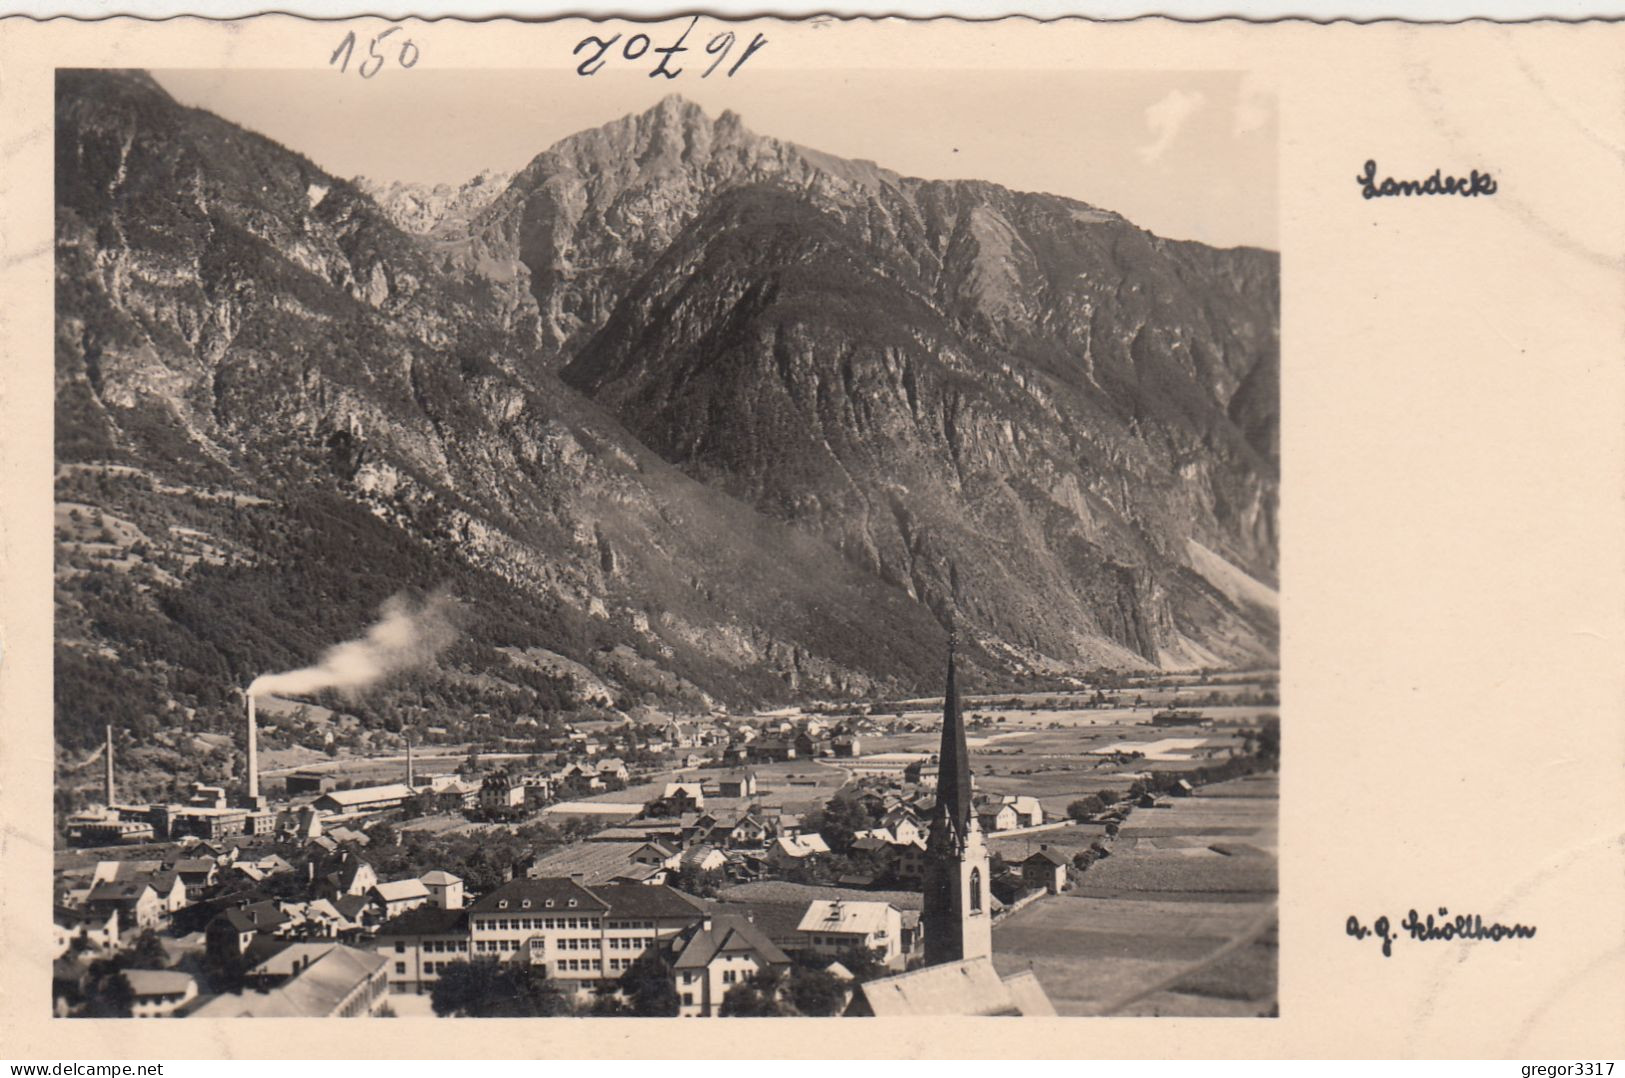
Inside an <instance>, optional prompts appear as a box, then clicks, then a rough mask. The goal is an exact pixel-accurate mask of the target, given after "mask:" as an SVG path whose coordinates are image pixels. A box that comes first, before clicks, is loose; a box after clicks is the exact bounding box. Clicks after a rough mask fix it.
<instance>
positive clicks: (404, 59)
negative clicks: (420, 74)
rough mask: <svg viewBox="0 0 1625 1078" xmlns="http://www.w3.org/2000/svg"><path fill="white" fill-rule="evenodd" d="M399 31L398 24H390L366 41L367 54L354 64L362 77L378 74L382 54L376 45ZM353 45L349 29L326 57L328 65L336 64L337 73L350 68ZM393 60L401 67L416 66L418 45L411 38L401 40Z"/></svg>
mask: <svg viewBox="0 0 1625 1078" xmlns="http://www.w3.org/2000/svg"><path fill="white" fill-rule="evenodd" d="M399 31H400V27H399V26H391V27H390V28H389V29H388V30H385V31H384V32H383V33H381V34H379V35H378V36H377V37H375V38H373V39H372V40H370V41H368V42H367V55H366V56H364V57H362V60H361V63H359V64H357V65H356V71H357V72H358V73H359V74H360V75H361V77H362V78H364V79H370V78H372V77H373V76H374V75H376V74H378V72H379V70H380V69H382V68H383V66H384V54H383V53H381V52H379V51H378V46H379V45H381V44H383V42H384V39H385V38H387V37H388V36H389V35H390V34H393V33H397V32H399ZM355 47H356V36H355V31H354V30H351V31H350V32H349V33H347V34H345V35H344V40H343V41H341V42H339V47H338V48H336V49H334V50H333V55H332V56H330V57H328V60H327V63H328V66H329V67H331V66H332V65H334V64H337V65H338V68H339V74H341V75H342V74H344V73H345V72H346V71H348V70H349V69H350V61H351V60H352V59H354V58H355ZM395 62H396V63H398V64H400V65H401V66H402V67H408V68H409V67H415V66H417V62H418V47H417V46H416V45H414V44H412V39H411V38H407V39H406V40H405V41H403V42H401V48H400V52H399V53H398V54H397V55H396V57H395Z"/></svg>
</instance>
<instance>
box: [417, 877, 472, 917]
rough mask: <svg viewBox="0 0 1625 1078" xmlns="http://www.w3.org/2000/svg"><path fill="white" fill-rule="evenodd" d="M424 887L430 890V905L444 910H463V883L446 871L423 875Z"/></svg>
mask: <svg viewBox="0 0 1625 1078" xmlns="http://www.w3.org/2000/svg"><path fill="white" fill-rule="evenodd" d="M423 886H425V887H427V888H428V889H429V904H430V905H432V906H437V907H439V908H440V909H443V910H460V909H462V908H463V881H462V879H461V878H460V877H457V876H453V875H452V874H451V873H450V872H447V871H445V870H444V869H438V868H437V869H435V870H434V871H432V872H426V873H424V874H423Z"/></svg>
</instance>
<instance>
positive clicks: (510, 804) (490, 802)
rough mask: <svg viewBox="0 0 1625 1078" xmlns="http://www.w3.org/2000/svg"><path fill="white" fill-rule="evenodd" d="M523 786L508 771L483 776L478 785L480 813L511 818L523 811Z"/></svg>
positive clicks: (516, 777)
mask: <svg viewBox="0 0 1625 1078" xmlns="http://www.w3.org/2000/svg"><path fill="white" fill-rule="evenodd" d="M524 807H525V785H524V783H523V782H521V781H520V779H519V777H518V776H517V775H515V774H513V773H512V772H509V771H497V772H493V773H492V774H489V775H487V776H485V781H484V782H483V783H481V784H480V811H481V812H484V813H486V814H487V815H492V816H511V815H515V814H517V813H519V812H521V811H523V810H524Z"/></svg>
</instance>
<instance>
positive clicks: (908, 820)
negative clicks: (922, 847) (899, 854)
mask: <svg viewBox="0 0 1625 1078" xmlns="http://www.w3.org/2000/svg"><path fill="white" fill-rule="evenodd" d="M881 823H883V824H884V825H885V826H886V829H887V830H889V831H890V832H891V833H892V841H893V842H897V843H902V844H905V845H906V844H908V843H911V842H924V841H925V834H926V829H925V828H924V827H922V826H920V821H919V819H918V817H916V816H915V815H914V813H913V812H912V811H910V810H909V809H906V808H901V807H899V808H894V809H892V810H891V811H890V812H888V813H886V815H885V816H884V817H883V818H882V819H881Z"/></svg>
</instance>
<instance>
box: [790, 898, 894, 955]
mask: <svg viewBox="0 0 1625 1078" xmlns="http://www.w3.org/2000/svg"><path fill="white" fill-rule="evenodd" d="M796 931H797V932H799V933H801V935H802V937H803V938H804V939H805V940H806V949H807V950H809V951H811V952H812V953H814V954H819V955H826V956H829V957H831V958H834V957H837V956H839V955H841V954H842V953H844V952H846V951H849V950H851V949H853V948H860V949H866V950H869V951H873V952H876V954H877V957H878V959H879V961H880V962H881V964H882V965H885V966H887V967H888V968H900V967H901V966H902V965H903V963H904V961H905V951H904V946H903V912H902V911H901V910H899V909H898V908H897V907H896V906H893V905H892V904H891V903H890V902H852V901H848V900H846V899H817V900H815V901H813V902H812V903H811V904H809V905H808V907H807V912H806V913H804V914H803V915H802V917H801V923H800V924H798V925H797V926H796Z"/></svg>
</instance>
